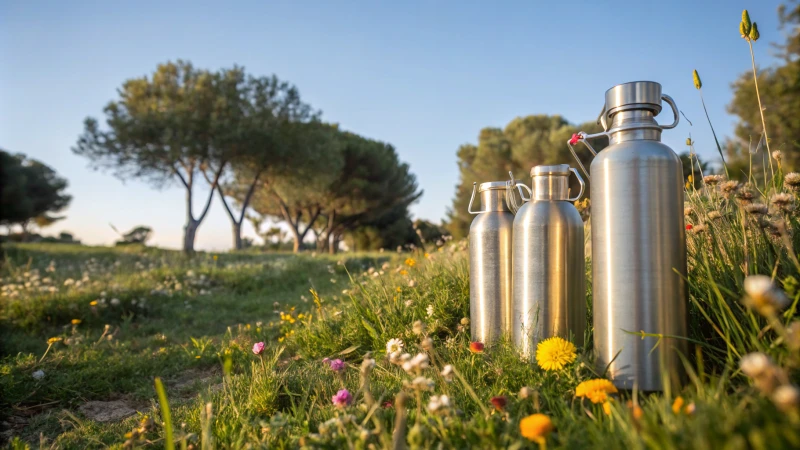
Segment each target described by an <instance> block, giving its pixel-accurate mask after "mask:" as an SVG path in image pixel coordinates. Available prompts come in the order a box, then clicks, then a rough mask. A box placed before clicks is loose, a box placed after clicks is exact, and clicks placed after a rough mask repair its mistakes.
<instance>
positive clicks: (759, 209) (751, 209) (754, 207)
mask: <svg viewBox="0 0 800 450" xmlns="http://www.w3.org/2000/svg"><path fill="white" fill-rule="evenodd" d="M743 193H747V194H750V193H749V192H747V191H742V192H740V193H739V194H740V195H741V194H743ZM752 197H753V194H750V198H752ZM737 198H739V196H737ZM747 201H748V202H749V199H748V200H747ZM743 203H744V202H743ZM744 210H745V211H747V213H748V214H752V215H754V216H763V215H765V214H767V212H769V208H767V205H762V204H761V203H752V204H746V205H745V207H744Z"/></svg>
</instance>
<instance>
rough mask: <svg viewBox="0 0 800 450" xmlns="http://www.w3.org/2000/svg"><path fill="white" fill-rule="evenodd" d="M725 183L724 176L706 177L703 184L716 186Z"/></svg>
mask: <svg viewBox="0 0 800 450" xmlns="http://www.w3.org/2000/svg"><path fill="white" fill-rule="evenodd" d="M723 181H725V177H724V176H722V175H706V176H704V177H703V183H705V184H707V185H709V186H714V185H715V184H719V183H721V182H723Z"/></svg>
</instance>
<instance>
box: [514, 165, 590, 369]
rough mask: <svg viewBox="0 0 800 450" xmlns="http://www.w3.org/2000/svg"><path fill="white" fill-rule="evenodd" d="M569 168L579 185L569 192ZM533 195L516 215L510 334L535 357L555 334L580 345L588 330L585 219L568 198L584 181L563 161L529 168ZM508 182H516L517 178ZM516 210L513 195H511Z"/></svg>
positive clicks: (526, 352) (525, 351) (516, 342)
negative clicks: (538, 346)
mask: <svg viewBox="0 0 800 450" xmlns="http://www.w3.org/2000/svg"><path fill="white" fill-rule="evenodd" d="M570 172H573V173H574V174H575V176H576V177H578V181H579V182H580V186H581V190H580V192H579V193H578V195H577V196H575V197H574V198H570V197H569V182H568V180H569V175H570ZM531 176H532V177H533V194H532V195H531V198H525V196H524V193H523V192H522V191H521V190H520V196H521V197H522V199H523V200H524V201H525V202H526V203H524V204H523V205H522V206H521V207H520V208H519V210H518V211H517V213H516V217H515V218H514V245H513V256H512V258H513V262H512V270H513V276H512V280H513V300H512V305H513V317H512V327H511V335H512V338H513V341H514V344H515V345H516V346H517V348H518V349H519V350H520V352H521V353H522V356H523V357H525V358H527V359H528V360H530V361H534V360H535V355H536V345H537V344H538V343H539V341H541V340H544V339H547V338H550V337H553V336H559V337H563V338H565V339H569V340H571V341H572V342H574V343H576V344H578V345H583V344H584V334H585V332H586V284H585V280H586V261H585V259H584V251H583V248H584V239H583V220H582V219H581V215H580V213H578V210H577V209H576V208H575V206H574V205H573V204H572V203H571V202H574V201H575V200H578V199H579V198H580V197H581V195H583V190H584V187H585V185H584V182H583V179H581V177H580V175H579V174H578V171H577V170H575V169H572V168H570V167H569V165H567V164H559V165H553V166H536V167H534V168H533V169H531ZM512 183H513V184H515V185H516V182H514V181H513V176H512ZM509 202H510V203H512V209H514V206H515V205H514V204H513V197H510V198H509Z"/></svg>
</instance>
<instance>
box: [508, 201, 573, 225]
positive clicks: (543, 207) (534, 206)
mask: <svg viewBox="0 0 800 450" xmlns="http://www.w3.org/2000/svg"><path fill="white" fill-rule="evenodd" d="M546 221H558V222H568V223H572V224H575V225H580V226H583V219H581V215H580V213H579V212H578V210H577V209H576V208H575V205H573V204H572V203H570V202H568V201H558V200H554V201H549V200H538V201H532V202H528V203H526V204H525V205H524V206H523V207H522V208H520V210H519V211H518V212H517V215H516V217H515V218H514V224H515V225H519V224H523V223H530V222H546Z"/></svg>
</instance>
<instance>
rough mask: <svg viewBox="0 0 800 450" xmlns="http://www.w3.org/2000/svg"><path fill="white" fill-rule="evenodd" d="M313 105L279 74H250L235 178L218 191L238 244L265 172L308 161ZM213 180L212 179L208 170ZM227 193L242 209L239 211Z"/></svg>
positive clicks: (237, 246)
mask: <svg viewBox="0 0 800 450" xmlns="http://www.w3.org/2000/svg"><path fill="white" fill-rule="evenodd" d="M316 117H317V113H314V112H313V111H312V109H311V107H310V106H308V105H307V104H305V103H303V102H302V101H301V100H300V93H299V92H298V90H297V88H295V87H294V86H291V85H290V84H288V83H286V82H283V81H280V80H279V79H278V78H277V77H276V76H274V75H273V76H272V77H261V78H253V77H250V78H248V81H247V84H246V87H245V118H244V126H243V135H242V136H241V137H242V139H241V140H240V141H239V142H237V146H238V154H237V158H236V159H235V160H233V161H232V165H231V168H232V170H231V171H230V172H231V178H232V179H231V181H229V182H227V183H218V184H217V191H218V193H219V197H220V199H221V200H222V204H223V206H224V207H225V211H226V212H227V213H228V217H229V218H230V220H231V225H232V230H233V245H234V248H235V249H241V248H242V238H241V229H242V223H243V222H244V219H245V214H246V210H247V208H248V207H249V205H250V201H251V200H252V197H253V195H254V193H255V191H256V187H257V186H258V185H259V183H260V182H262V181H263V178H264V175H265V172H271V173H286V172H290V171H293V170H296V168H297V166H302V165H308V163H309V161H311V159H310V158H312V157H313V155H312V154H310V153H309V152H308V151H306V150H307V148H308V145H306V144H307V142H305V141H306V140H308V135H307V134H305V133H308V132H309V127H307V126H303V125H305V124H306V123H307V122H308V121H311V120H316ZM207 180H210V178H209V174H207ZM226 196H229V197H233V198H234V199H235V201H236V203H237V204H238V207H239V209H240V212H239V213H234V211H233V209H232V208H231V205H230V204H229V203H228V201H227V200H226Z"/></svg>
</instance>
